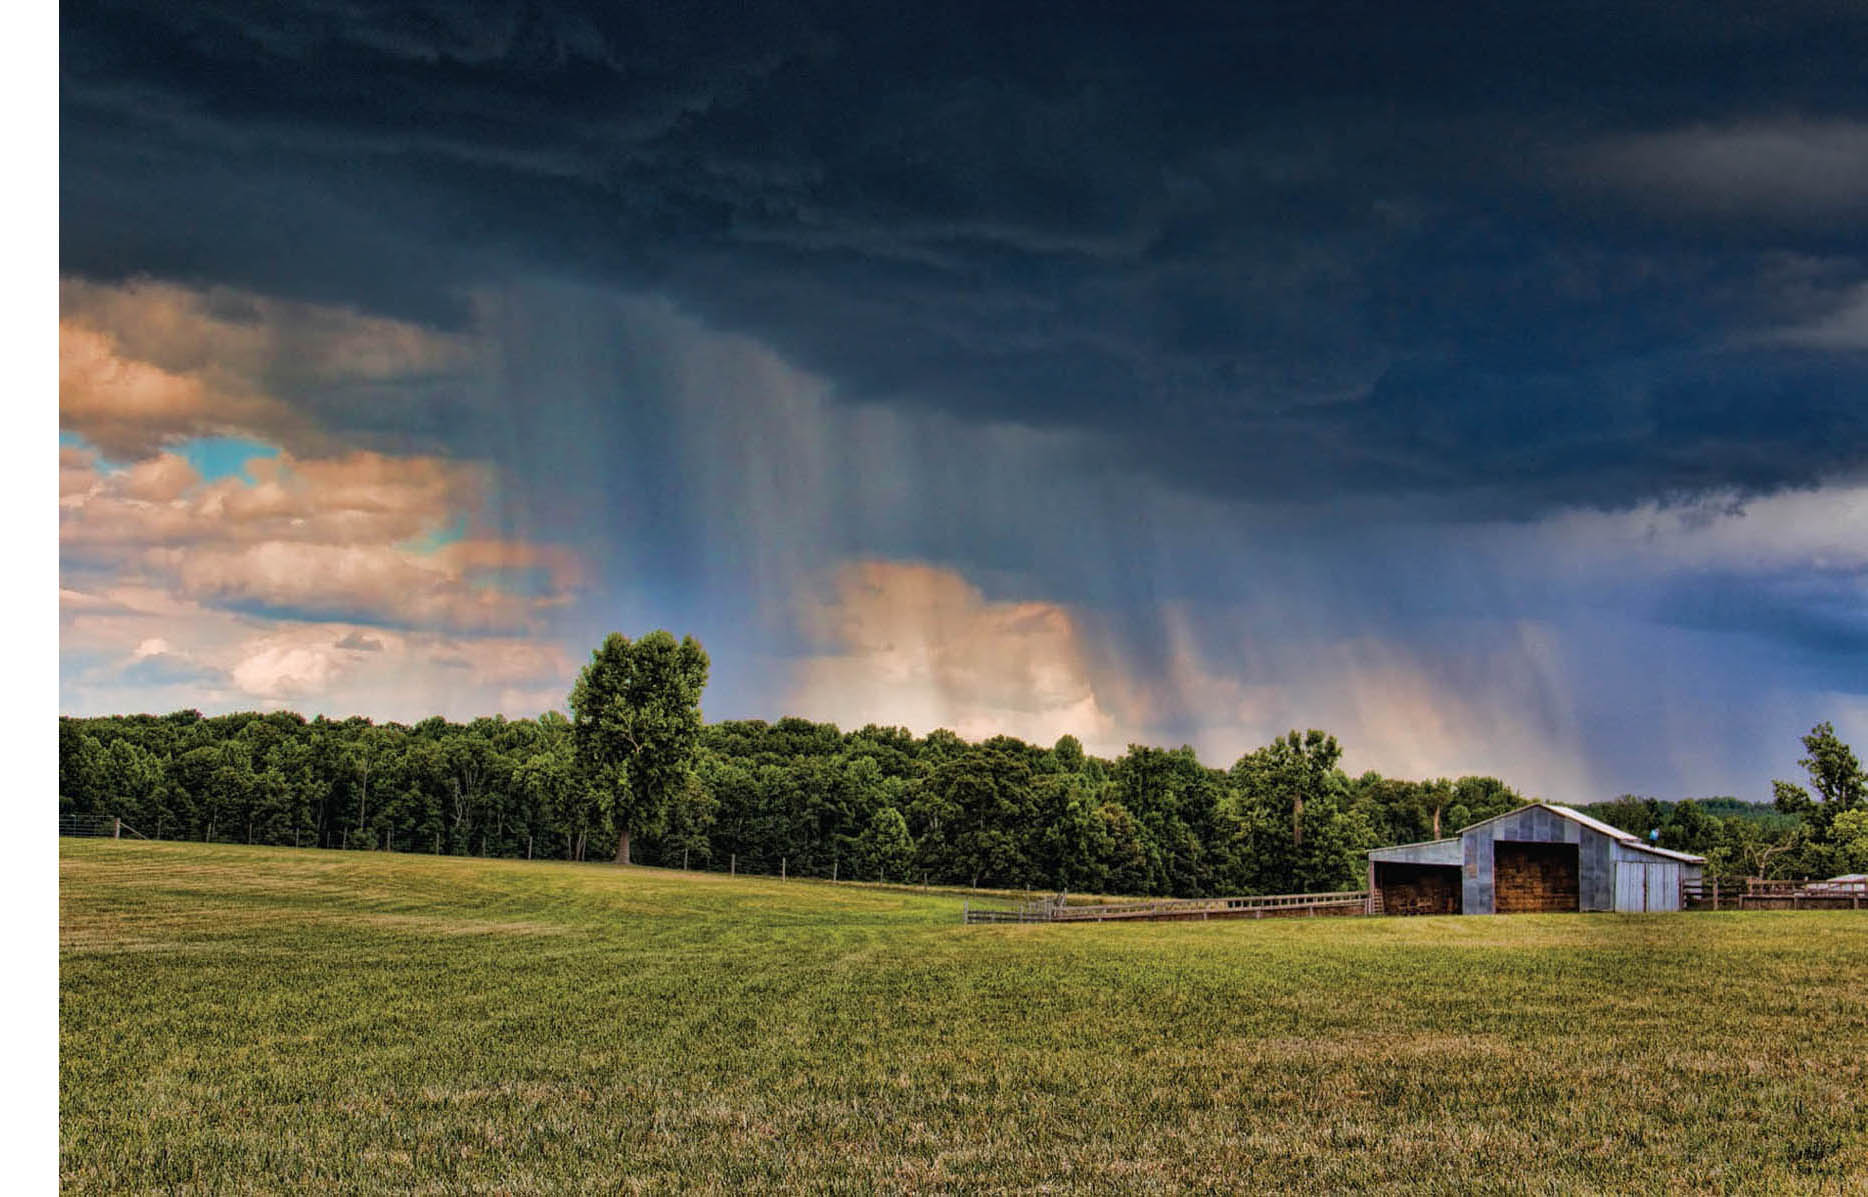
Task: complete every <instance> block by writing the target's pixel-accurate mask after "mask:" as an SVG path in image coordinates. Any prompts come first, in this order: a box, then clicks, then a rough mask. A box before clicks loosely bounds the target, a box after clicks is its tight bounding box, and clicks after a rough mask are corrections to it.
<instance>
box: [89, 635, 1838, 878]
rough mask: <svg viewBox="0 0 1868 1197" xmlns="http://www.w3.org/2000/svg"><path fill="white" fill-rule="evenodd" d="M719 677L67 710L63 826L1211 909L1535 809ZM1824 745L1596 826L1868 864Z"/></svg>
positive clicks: (1764, 862)
mask: <svg viewBox="0 0 1868 1197" xmlns="http://www.w3.org/2000/svg"><path fill="white" fill-rule="evenodd" d="M708 664H709V663H708V660H707V657H706V654H705V652H704V651H703V650H702V649H701V647H700V645H699V644H698V643H697V642H695V641H694V640H692V639H691V638H684V639H683V640H681V641H676V640H675V638H674V637H673V636H670V635H669V634H667V633H665V632H656V633H651V634H650V635H647V636H644V637H642V638H640V639H639V640H635V641H633V642H632V641H630V640H629V639H628V638H626V637H623V636H611V637H610V638H608V639H607V640H606V641H605V642H604V644H603V645H602V646H600V647H599V648H598V649H597V650H596V652H595V653H593V655H592V660H591V663H590V665H589V666H587V667H586V668H585V670H584V671H583V673H582V675H581V676H580V677H579V679H578V682H577V686H576V688H575V689H574V690H573V691H572V693H571V695H570V702H569V706H570V708H571V714H570V715H569V716H568V717H567V716H566V715H563V714H559V713H557V712H549V713H547V714H545V715H543V716H541V717H540V718H538V719H505V718H502V717H499V716H493V717H488V718H482V719H475V720H473V721H472V722H469V723H464V724H463V723H452V722H449V721H447V720H444V719H441V718H431V719H425V720H422V721H420V722H418V723H414V724H402V723H393V722H390V723H375V722H372V721H371V720H368V719H362V718H350V719H342V720H333V719H328V718H325V717H322V716H320V717H318V718H313V719H306V718H304V717H303V716H300V715H297V714H293V713H290V712H277V711H275V712H268V713H245V714H232V715H220V716H211V717H209V716H203V715H201V714H200V713H199V712H197V711H180V712H176V713H174V714H169V715H161V716H155V715H128V716H122V715H119V716H106V717H99V718H72V717H61V718H60V720H59V806H60V813H61V814H79V815H114V816H119V817H121V818H122V819H124V820H125V821H126V823H128V824H129V825H131V826H132V827H134V828H135V829H136V830H137V831H138V832H140V833H142V834H144V835H147V836H151V837H155V838H183V839H197V840H212V841H229V842H240V843H255V844H298V845H301V846H309V847H319V848H349V849H373V850H383V851H395V852H430V853H447V854H456V855H477V856H503V857H530V858H541V859H563V860H588V859H602V858H610V859H616V860H633V861H635V862H638V863H649V864H660V865H671V866H684V865H685V866H687V867H694V868H709V869H725V868H728V867H732V868H736V869H738V870H740V871H744V872H760V873H777V872H779V871H781V870H783V871H784V872H786V873H788V874H790V875H792V876H809V877H831V876H836V877H840V878H843V879H853V880H872V881H893V882H904V881H912V882H922V881H925V882H927V883H930V884H937V885H970V886H978V887H995V888H998V887H1006V888H1021V889H1046V890H1069V891H1080V892H1102V893H1123V894H1138V895H1163V896H1176V897H1200V896H1208V895H1215V894H1251V893H1294V892H1313V891H1322V890H1335V889H1356V888H1360V887H1361V885H1362V883H1363V876H1364V875H1363V860H1362V853H1364V852H1365V851H1366V850H1367V849H1369V848H1372V847H1377V846H1380V845H1384V844H1395V843H1406V842H1411V841H1415V840H1423V839H1433V838H1438V837H1439V836H1441V835H1447V834H1452V833H1453V832H1454V831H1456V830H1457V829H1458V828H1460V827H1462V826H1465V825H1466V824H1468V823H1471V822H1475V821H1477V820H1479V819H1484V818H1488V817H1490V816H1492V815H1495V814H1501V813H1503V812H1505V811H1507V810H1511V809H1513V808H1514V807H1516V806H1518V805H1520V804H1521V803H1522V802H1523V801H1525V799H1524V798H1523V797H1522V796H1521V795H1520V794H1519V793H1518V792H1517V791H1515V790H1513V789H1512V788H1511V787H1509V786H1507V785H1506V784H1505V783H1504V782H1502V781H1500V780H1498V779H1497V778H1492V777H1478V776H1472V777H1461V778H1457V779H1434V780H1427V781H1409V780H1402V779H1397V778H1387V777H1383V776H1381V775H1379V774H1377V773H1373V772H1369V773H1364V774H1362V775H1360V776H1356V777H1351V776H1349V775H1348V774H1347V773H1345V772H1344V771H1343V769H1342V768H1341V766H1340V762H1341V756H1342V751H1341V748H1340V746H1339V745H1338V743H1337V741H1336V739H1335V738H1334V737H1333V736H1330V735H1328V734H1326V733H1324V732H1321V731H1307V732H1301V733H1300V732H1296V731H1293V732H1291V733H1290V734H1289V735H1287V736H1281V737H1279V738H1277V739H1276V740H1273V741H1272V742H1271V743H1269V744H1267V745H1265V746H1263V747H1261V748H1258V749H1256V750H1254V751H1252V752H1249V753H1246V754H1245V755H1243V756H1241V757H1240V758H1239V759H1238V760H1237V761H1235V762H1234V763H1233V764H1232V766H1231V767H1230V768H1226V769H1221V768H1214V767H1211V766H1208V765H1206V764H1203V763H1202V762H1201V761H1200V760H1199V759H1198V758H1197V757H1196V755H1195V753H1194V751H1193V749H1191V748H1189V747H1186V746H1182V747H1179V748H1161V747H1153V746H1147V745H1138V744H1137V745H1130V746H1129V747H1128V749H1127V751H1126V752H1124V753H1123V754H1122V755H1121V756H1119V757H1115V758H1113V759H1110V758H1103V757H1098V756H1096V755H1094V754H1091V753H1088V752H1086V751H1085V750H1084V749H1083V746H1082V745H1081V743H1079V742H1078V741H1077V740H1076V738H1075V737H1072V736H1064V737H1062V738H1061V739H1059V740H1058V741H1057V742H1056V743H1055V744H1052V745H1050V746H1048V747H1047V746H1042V745H1036V744H1030V743H1027V742H1025V741H1023V740H1020V739H1017V738H1015V737H1011V736H995V737H992V738H991V739H987V740H984V741H981V742H978V743H970V742H968V741H966V740H963V739H961V738H960V737H959V736H957V735H955V734H954V733H953V732H951V731H945V730H937V731H934V732H931V733H929V734H928V735H926V736H916V735H914V734H912V733H910V732H909V731H907V730H906V729H904V728H899V727H882V726H877V725H874V724H871V725H868V726H865V727H863V728H861V729H859V730H855V731H848V732H845V731H842V730H840V729H839V728H837V727H836V726H835V725H833V724H828V723H815V722H811V721H809V720H804V719H796V718H784V719H779V720H777V721H776V722H771V723H768V722H766V721H764V720H727V721H722V722H717V723H705V722H703V721H702V719H701V717H700V705H699V704H700V695H701V692H702V690H703V689H704V687H705V685H706V679H707V670H708ZM1825 735H1826V736H1827V738H1826V739H1825V738H1824V736H1825ZM1812 743H1814V745H1815V747H1810V745H1811V744H1812ZM1805 744H1806V748H1809V750H1810V753H1811V756H1810V758H1808V759H1807V760H1806V761H1805V765H1806V767H1808V768H1810V769H1811V777H1812V781H1813V786H1814V789H1815V791H1816V792H1815V794H1814V795H1813V796H1812V795H1811V794H1810V793H1809V792H1808V791H1806V790H1804V789H1803V788H1802V787H1798V786H1794V785H1789V783H1780V784H1779V792H1778V795H1777V802H1776V805H1775V806H1774V807H1771V808H1761V807H1753V806H1748V805H1747V804H1743V803H1737V802H1736V801H1735V800H1726V799H1715V800H1710V801H1706V802H1693V801H1690V800H1689V801H1684V802H1678V803H1660V802H1657V801H1655V800H1652V799H1641V798H1634V797H1629V796H1624V797H1623V798H1621V799H1618V800H1616V801H1615V802H1613V803H1605V804H1599V805H1598V806H1596V807H1592V808H1588V809H1590V810H1591V811H1592V813H1595V814H1597V815H1598V817H1602V818H1605V819H1607V820H1608V821H1610V822H1612V823H1615V824H1616V825H1617V826H1622V827H1625V828H1627V829H1628V830H1630V831H1634V832H1635V833H1637V834H1640V835H1643V836H1646V835H1648V833H1649V832H1651V831H1652V832H1656V833H1658V842H1659V843H1661V844H1662V846H1665V847H1673V848H1678V849H1681V850H1685V851H1694V852H1701V853H1705V854H1707V855H1708V856H1709V857H1711V858H1712V862H1713V867H1714V869H1715V871H1719V872H1725V873H1734V874H1736V873H1760V874H1765V875H1774V876H1782V875H1828V873H1830V872H1833V871H1842V870H1843V869H1844V868H1846V867H1861V865H1868V826H1862V825H1861V824H1868V810H1864V809H1863V808H1864V806H1868V804H1865V803H1864V801H1863V796H1862V792H1861V790H1862V785H1861V770H1860V766H1859V764H1855V765H1853V770H1854V771H1853V773H1852V774H1851V773H1850V764H1849V762H1852V761H1853V760H1854V757H1853V755H1852V754H1851V753H1848V750H1847V748H1846V746H1841V751H1840V753H1838V752H1837V751H1836V750H1835V746H1836V745H1839V744H1840V742H1839V741H1835V740H1834V734H1833V730H1832V729H1827V725H1824V726H1823V727H1819V728H1817V729H1815V730H1814V731H1813V732H1812V735H1811V737H1806V738H1805ZM1799 795H1800V796H1801V797H1799ZM1760 816H1763V817H1760ZM1858 816H1859V817H1858ZM1858 833H1859V835H1858ZM1852 837H1854V838H1852ZM1857 839H1859V842H1857ZM1852 853H1859V857H1860V864H1855V863H1854V862H1855V860H1856V856H1854V855H1851V854H1852Z"/></svg>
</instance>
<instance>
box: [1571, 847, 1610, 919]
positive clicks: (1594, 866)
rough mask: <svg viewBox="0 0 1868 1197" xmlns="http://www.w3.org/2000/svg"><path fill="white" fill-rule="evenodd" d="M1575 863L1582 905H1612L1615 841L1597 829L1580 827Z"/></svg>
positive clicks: (1605, 907) (1599, 907) (1590, 907)
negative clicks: (1579, 869) (1580, 884)
mask: <svg viewBox="0 0 1868 1197" xmlns="http://www.w3.org/2000/svg"><path fill="white" fill-rule="evenodd" d="M1577 830H1579V831H1581V832H1582V833H1583V834H1582V840H1581V842H1580V843H1578V845H1577V848H1578V850H1579V859H1578V861H1577V863H1578V865H1579V866H1580V868H1581V870H1582V876H1581V882H1582V909H1584V910H1613V909H1615V853H1614V848H1615V841H1614V840H1612V839H1610V838H1609V837H1608V836H1606V835H1603V834H1602V833H1601V832H1600V831H1592V830H1590V829H1589V828H1587V827H1580V828H1578V829H1577Z"/></svg>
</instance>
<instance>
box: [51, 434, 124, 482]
mask: <svg viewBox="0 0 1868 1197" xmlns="http://www.w3.org/2000/svg"><path fill="white" fill-rule="evenodd" d="M58 447H59V448H61V449H84V450H87V451H89V452H91V453H94V454H96V456H95V457H94V458H93V459H92V463H93V464H94V465H95V466H96V467H97V471H98V473H100V474H114V473H116V472H117V471H119V470H124V469H128V468H129V467H128V466H125V465H124V464H123V463H122V462H120V461H111V460H110V459H109V458H107V457H105V456H104V455H103V454H102V453H98V452H97V446H96V445H93V444H92V443H91V442H90V441H87V440H85V439H84V438H83V437H81V436H79V435H78V434H77V433H75V432H68V431H66V430H65V429H63V428H61V429H59V430H58Z"/></svg>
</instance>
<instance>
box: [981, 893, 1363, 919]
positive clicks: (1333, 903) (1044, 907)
mask: <svg viewBox="0 0 1868 1197" xmlns="http://www.w3.org/2000/svg"><path fill="white" fill-rule="evenodd" d="M1368 903H1369V895H1368V891H1367V890H1344V891H1340V892H1337V893H1328V894H1252V895H1248V896H1243V897H1234V898H1159V899H1149V900H1147V901H1139V902H1085V903H1083V904H1081V905H1077V906H1072V905H1069V904H1068V903H1066V902H1063V901H1061V900H1059V899H1056V898H1048V899H1044V900H1042V901H1038V902H1026V903H1023V904H1020V905H1016V906H1000V907H990V906H974V905H973V904H972V903H971V902H968V903H967V904H966V907H965V909H964V911H963V915H962V917H963V918H964V919H965V921H966V922H969V923H1107V922H1122V921H1153V922H1170V921H1189V920H1195V919H1200V920H1205V919H1262V918H1305V917H1314V916H1318V915H1350V914H1366V913H1367V912H1368Z"/></svg>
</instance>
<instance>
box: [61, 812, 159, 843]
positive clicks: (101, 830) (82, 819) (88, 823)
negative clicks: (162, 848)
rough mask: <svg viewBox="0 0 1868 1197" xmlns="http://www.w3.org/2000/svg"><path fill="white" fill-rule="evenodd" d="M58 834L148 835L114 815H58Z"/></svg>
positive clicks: (141, 838) (132, 837)
mask: <svg viewBox="0 0 1868 1197" xmlns="http://www.w3.org/2000/svg"><path fill="white" fill-rule="evenodd" d="M58 833H59V834H60V835H77V836H90V837H92V838H94V839H124V838H126V837H127V838H129V839H138V840H146V839H148V838H149V837H148V836H146V835H144V834H143V833H142V832H140V831H138V830H136V828H134V827H132V826H130V825H129V824H128V823H125V822H124V821H123V820H122V819H119V818H118V817H117V816H115V815H60V816H59V817H58Z"/></svg>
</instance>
